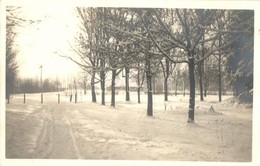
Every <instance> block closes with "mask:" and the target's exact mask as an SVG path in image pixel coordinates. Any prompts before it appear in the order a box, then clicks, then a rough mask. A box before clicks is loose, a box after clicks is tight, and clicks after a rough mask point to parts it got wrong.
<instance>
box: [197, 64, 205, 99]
mask: <svg viewBox="0 0 260 166" xmlns="http://www.w3.org/2000/svg"><path fill="white" fill-rule="evenodd" d="M202 63H203V62H200V63H199V65H198V67H199V86H200V101H204V98H203V71H202V70H203V69H202V65H203V64H202Z"/></svg>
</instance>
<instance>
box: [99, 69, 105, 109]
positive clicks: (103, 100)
mask: <svg viewBox="0 0 260 166" xmlns="http://www.w3.org/2000/svg"><path fill="white" fill-rule="evenodd" d="M100 77H101V78H100V79H101V81H100V86H101V104H102V105H105V74H104V71H101V74H100Z"/></svg>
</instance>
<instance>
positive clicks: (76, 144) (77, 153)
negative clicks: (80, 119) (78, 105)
mask: <svg viewBox="0 0 260 166" xmlns="http://www.w3.org/2000/svg"><path fill="white" fill-rule="evenodd" d="M63 116H64V117H65V119H66V121H67V123H68V125H69V131H70V136H71V139H72V143H73V147H74V150H75V152H76V156H77V158H78V159H83V157H82V155H81V153H80V150H79V146H78V143H77V140H76V136H75V132H74V130H73V128H72V123H71V120H70V118H69V117H68V116H67V115H65V113H63Z"/></svg>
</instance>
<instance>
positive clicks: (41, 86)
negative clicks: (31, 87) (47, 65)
mask: <svg viewBox="0 0 260 166" xmlns="http://www.w3.org/2000/svg"><path fill="white" fill-rule="evenodd" d="M40 68H41V103H43V94H42V91H43V88H42V65H41V66H40Z"/></svg>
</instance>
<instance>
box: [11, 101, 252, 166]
mask: <svg viewBox="0 0 260 166" xmlns="http://www.w3.org/2000/svg"><path fill="white" fill-rule="evenodd" d="M15 100H16V99H15V98H14V99H13V102H12V103H11V104H8V105H7V111H6V157H7V158H45V159H46V158H47V159H48V158H51V159H128V160H139V159H140V160H192V161H194V160H200V161H251V156H252V154H251V153H252V152H251V148H252V139H251V137H252V115H251V114H252V113H251V112H250V111H249V112H248V111H241V112H237V111H234V110H231V111H227V110H226V109H223V108H222V107H221V105H214V108H215V109H216V110H218V111H219V112H221V113H222V114H204V111H201V112H199V111H198V113H197V115H196V124H188V123H186V120H187V113H186V112H185V111H172V110H167V111H164V110H163V109H160V107H159V106H157V107H155V113H154V117H147V116H146V112H145V104H141V105H138V104H136V103H131V102H130V103H125V102H119V104H118V105H117V107H116V108H111V107H110V106H101V105H100V104H94V103H91V102H81V103H77V104H75V103H69V102H63V103H62V104H57V103H56V102H55V101H54V100H53V101H52V100H50V101H49V102H45V103H43V104H39V103H38V102H34V101H31V102H28V103H26V104H23V103H21V102H20V103H19V102H16V101H15ZM17 101H18V99H17ZM197 105H200V107H198V108H197V110H200V109H201V110H202V108H205V109H206V108H207V107H208V105H207V104H206V102H204V103H201V104H200V103H198V104H197ZM172 107H173V108H178V109H180V110H182V109H184V110H186V107H184V108H182V107H183V106H182V105H181V104H178V105H173V106H172Z"/></svg>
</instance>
